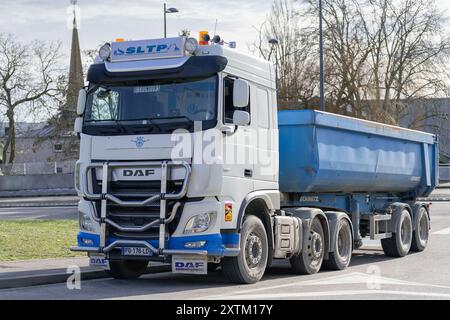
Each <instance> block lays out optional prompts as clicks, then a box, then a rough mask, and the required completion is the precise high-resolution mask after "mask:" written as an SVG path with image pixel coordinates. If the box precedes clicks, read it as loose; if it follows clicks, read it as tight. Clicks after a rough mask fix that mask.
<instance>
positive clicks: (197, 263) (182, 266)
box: [172, 256, 208, 274]
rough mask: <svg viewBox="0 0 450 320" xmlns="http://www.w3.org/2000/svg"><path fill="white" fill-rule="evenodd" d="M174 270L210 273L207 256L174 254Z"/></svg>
mask: <svg viewBox="0 0 450 320" xmlns="http://www.w3.org/2000/svg"><path fill="white" fill-rule="evenodd" d="M172 272H173V273H185V274H208V259H207V257H199V256H173V257H172Z"/></svg>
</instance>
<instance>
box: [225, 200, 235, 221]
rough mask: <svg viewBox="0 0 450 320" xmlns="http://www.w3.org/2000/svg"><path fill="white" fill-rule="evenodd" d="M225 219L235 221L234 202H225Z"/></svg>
mask: <svg viewBox="0 0 450 320" xmlns="http://www.w3.org/2000/svg"><path fill="white" fill-rule="evenodd" d="M225 221H227V222H230V221H233V204H231V203H225Z"/></svg>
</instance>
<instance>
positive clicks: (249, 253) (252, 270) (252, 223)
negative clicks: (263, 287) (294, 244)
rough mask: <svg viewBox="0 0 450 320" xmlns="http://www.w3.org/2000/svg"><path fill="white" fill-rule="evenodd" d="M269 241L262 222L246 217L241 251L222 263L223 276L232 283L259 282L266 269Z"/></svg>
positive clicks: (242, 232)
mask: <svg viewBox="0 0 450 320" xmlns="http://www.w3.org/2000/svg"><path fill="white" fill-rule="evenodd" d="M268 256H269V241H268V238H267V233H266V229H265V228H264V225H263V223H262V221H261V220H260V219H259V218H257V217H256V216H254V215H248V216H247V217H246V218H245V221H244V223H243V225H242V231H241V251H240V252H239V255H238V256H236V257H226V258H224V259H223V262H222V271H223V273H224V275H225V276H226V277H227V278H228V280H230V281H231V282H234V283H239V284H252V283H256V282H258V281H259V280H261V278H262V276H263V275H264V272H265V271H266V267H267V260H268Z"/></svg>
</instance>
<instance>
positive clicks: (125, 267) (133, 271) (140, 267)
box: [106, 260, 148, 279]
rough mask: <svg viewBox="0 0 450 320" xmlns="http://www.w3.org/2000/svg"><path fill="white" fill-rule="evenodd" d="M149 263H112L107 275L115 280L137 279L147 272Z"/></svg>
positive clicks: (123, 261) (130, 261)
mask: <svg viewBox="0 0 450 320" xmlns="http://www.w3.org/2000/svg"><path fill="white" fill-rule="evenodd" d="M147 266H148V261H140V260H139V261H135V260H121V261H110V262H109V270H106V273H107V274H108V275H110V276H111V277H113V278H115V279H137V278H139V277H140V276H141V275H143V274H144V273H145V271H146V270H147Z"/></svg>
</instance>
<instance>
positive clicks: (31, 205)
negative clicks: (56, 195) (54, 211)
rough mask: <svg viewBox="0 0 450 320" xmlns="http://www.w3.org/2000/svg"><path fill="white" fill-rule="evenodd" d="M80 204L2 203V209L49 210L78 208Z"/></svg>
mask: <svg viewBox="0 0 450 320" xmlns="http://www.w3.org/2000/svg"><path fill="white" fill-rule="evenodd" d="M77 205H78V202H60V203H58V202H56V203H55V202H28V203H1V201H0V208H39V207H42V208H49V207H76V206H77Z"/></svg>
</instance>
